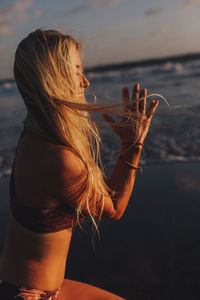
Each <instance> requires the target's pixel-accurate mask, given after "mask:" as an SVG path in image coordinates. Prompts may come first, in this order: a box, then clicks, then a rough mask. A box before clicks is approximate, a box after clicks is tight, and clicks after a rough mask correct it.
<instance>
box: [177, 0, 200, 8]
mask: <svg viewBox="0 0 200 300" xmlns="http://www.w3.org/2000/svg"><path fill="white" fill-rule="evenodd" d="M195 4H200V0H185V1H184V2H183V3H182V4H181V6H180V8H181V9H186V8H189V7H190V6H193V5H195Z"/></svg>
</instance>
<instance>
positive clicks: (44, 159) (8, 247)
mask: <svg viewBox="0 0 200 300" xmlns="http://www.w3.org/2000/svg"><path fill="white" fill-rule="evenodd" d="M58 151H59V150H58V147H55V146H54V145H51V144H50V143H48V142H46V141H44V140H42V139H41V138H38V137H36V136H34V135H32V134H29V133H26V134H25V135H24V136H23V137H22V138H21V141H20V143H19V145H18V150H17V155H16V159H15V163H14V167H13V173H12V176H13V178H14V187H13V189H14V194H15V195H14V196H15V197H14V199H12V201H15V202H17V201H18V204H19V202H20V205H22V206H20V207H22V208H26V209H28V211H29V210H31V208H33V210H34V209H40V208H43V209H46V210H47V211H48V209H50V210H51V209H53V208H56V207H59V205H60V202H59V201H58V200H56V199H55V198H54V197H53V196H52V194H51V187H52V183H53V182H52V181H51V174H52V173H53V171H54V170H53V168H54V163H55V162H54V159H53V158H54V157H55V152H56V154H57V155H58ZM52 178H53V177H52ZM16 204H17V203H16ZM23 213H25V211H24V212H23ZM68 221H69V222H70V221H71V220H70V218H69V217H68ZM65 222H66V220H65ZM69 222H68V223H69ZM65 227H66V228H65V229H63V230H59V231H55V232H53V231H54V229H52V232H45V233H44V232H40V233H39V232H34V231H31V230H29V229H27V228H26V227H25V226H22V225H21V224H20V223H19V222H18V221H17V220H16V219H15V218H14V217H13V212H12V213H11V217H10V222H9V228H8V233H7V239H6V243H5V247H4V251H3V254H2V266H1V271H0V272H1V273H0V278H1V279H3V280H4V281H7V282H10V283H14V284H23V285H27V286H31V287H33V288H41V289H45V290H52V289H55V288H58V287H59V286H60V285H61V283H62V281H63V278H64V273H65V263H66V257H67V253H68V249H69V245H70V240H71V226H65Z"/></svg>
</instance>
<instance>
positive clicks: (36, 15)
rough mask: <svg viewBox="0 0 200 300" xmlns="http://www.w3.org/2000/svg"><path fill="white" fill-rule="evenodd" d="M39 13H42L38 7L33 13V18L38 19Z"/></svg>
mask: <svg viewBox="0 0 200 300" xmlns="http://www.w3.org/2000/svg"><path fill="white" fill-rule="evenodd" d="M41 15H42V12H41V10H39V9H38V8H37V9H36V10H35V11H34V13H33V17H34V19H38V18H39V17H40V16H41Z"/></svg>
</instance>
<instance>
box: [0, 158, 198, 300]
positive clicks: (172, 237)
mask: <svg viewBox="0 0 200 300" xmlns="http://www.w3.org/2000/svg"><path fill="white" fill-rule="evenodd" d="M8 179H9V178H8V177H4V178H2V179H1V180H0V199H1V209H0V225H1V230H0V248H1V249H2V242H3V239H4V237H5V230H6V227H7V221H8ZM100 234H101V239H100V241H98V239H97V238H95V241H94V247H93V243H92V235H91V233H90V227H89V225H88V228H86V231H80V230H79V229H75V230H74V235H73V239H72V244H71V247H70V253H69V256H68V262H67V269H66V276H67V277H68V278H71V279H74V280H79V281H83V282H88V283H91V284H94V285H97V286H99V287H102V288H105V289H107V290H110V291H113V292H115V293H118V294H119V295H121V296H123V297H125V298H127V299H130V300H132V299H133V300H134V299H136V300H141V299H145V300H149V299H152V300H157V299H158V300H169V299H170V300H171V299H174V300H175V299H176V300H179V299H180V300H184V299H187V300H196V299H198V300H199V299H200V275H199V274H200V163H174V164H166V165H165V164H163V165H151V166H145V167H144V176H139V175H138V176H137V179H136V184H135V189H134V193H133V195H132V197H131V199H130V203H129V205H128V208H127V210H126V213H125V215H124V216H123V218H122V219H121V220H119V221H117V222H101V225H100Z"/></svg>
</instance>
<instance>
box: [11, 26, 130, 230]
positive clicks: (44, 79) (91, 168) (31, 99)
mask: <svg viewBox="0 0 200 300" xmlns="http://www.w3.org/2000/svg"><path fill="white" fill-rule="evenodd" d="M75 51H78V52H79V54H81V45H80V43H78V42H77V41H75V40H74V39H73V38H72V37H71V36H70V35H65V34H62V33H60V32H58V31H55V30H41V29H38V30H36V31H34V32H32V33H30V34H29V35H28V36H27V37H26V38H25V39H23V40H22V41H21V42H20V44H19V45H18V48H17V50H16V53H15V62H14V77H15V81H16V84H17V87H18V89H19V92H20V94H21V96H22V98H23V100H24V103H25V105H26V107H27V110H28V112H27V116H26V119H25V120H24V122H23V123H24V127H25V128H26V129H28V130H29V131H30V132H32V133H34V134H36V135H39V136H41V137H43V138H47V139H49V140H51V141H52V142H54V143H56V144H60V145H64V146H70V147H72V148H73V150H75V151H76V153H77V155H78V156H79V157H80V158H81V159H82V161H83V162H84V165H85V167H86V173H87V176H86V180H85V186H84V193H83V196H82V199H81V201H80V203H79V205H78V207H77V209H76V217H77V219H78V220H79V218H80V216H81V213H82V211H83V208H84V207H87V209H88V212H89V215H90V217H91V219H92V221H93V223H94V225H95V227H96V228H97V222H96V218H95V217H96V215H95V214H96V213H95V212H97V201H93V203H94V207H92V209H90V207H91V206H90V197H91V195H93V197H94V198H93V199H97V196H98V199H99V195H100V196H101V198H100V199H101V201H98V202H99V203H98V205H99V204H100V205H101V213H102V212H103V208H104V198H105V195H104V193H103V191H104V190H105V189H106V190H107V191H108V192H109V193H113V191H112V190H111V189H110V188H109V187H108V186H107V185H106V183H105V175H104V171H103V166H102V163H101V155H100V150H101V149H100V146H101V138H100V135H99V131H98V128H97V124H96V122H95V121H94V120H92V118H91V117H90V114H89V112H111V113H116V114H118V115H123V116H126V117H128V119H130V113H126V112H124V111H123V112H122V111H121V108H122V104H97V103H96V102H94V103H88V102H87V101H86V99H85V97H84V94H83V95H81V97H80V90H78V85H77V68H76V66H75V65H73V64H72V57H73V56H74V53H75ZM127 103H128V102H127ZM132 117H133V118H134V116H132ZM127 124H128V123H127ZM100 217H101V214H100Z"/></svg>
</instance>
